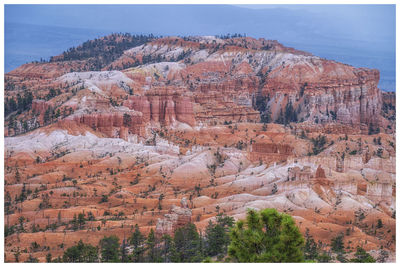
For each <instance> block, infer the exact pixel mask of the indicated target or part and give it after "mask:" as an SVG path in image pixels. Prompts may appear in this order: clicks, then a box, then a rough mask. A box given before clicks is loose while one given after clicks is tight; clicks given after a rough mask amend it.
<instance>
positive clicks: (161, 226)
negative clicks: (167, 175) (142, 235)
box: [156, 198, 192, 237]
mask: <svg viewBox="0 0 400 267" xmlns="http://www.w3.org/2000/svg"><path fill="white" fill-rule="evenodd" d="M191 216H192V210H191V209H189V207H188V203H187V200H186V198H182V200H181V207H177V206H175V205H173V206H172V207H171V209H170V211H169V213H168V214H165V215H164V218H163V219H158V221H157V225H156V235H157V236H158V237H162V236H163V235H170V236H173V234H174V233H175V230H176V229H178V228H180V227H183V226H185V225H186V224H188V223H190V222H191Z"/></svg>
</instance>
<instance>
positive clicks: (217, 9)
mask: <svg viewBox="0 0 400 267" xmlns="http://www.w3.org/2000/svg"><path fill="white" fill-rule="evenodd" d="M27 7H29V9H28V8H26V9H24V7H23V6H22V7H15V6H6V12H5V22H6V27H5V41H6V42H5V49H6V50H5V51H6V55H5V60H6V64H5V70H6V72H8V71H10V70H12V69H14V68H16V67H18V66H19V65H21V64H23V63H26V62H28V61H32V60H40V58H41V57H42V58H47V59H48V58H49V57H50V56H52V55H55V54H59V53H61V52H62V51H65V50H67V49H68V48H69V47H71V46H77V45H79V44H80V43H82V42H84V41H86V40H89V39H93V38H96V37H100V36H104V35H107V34H110V33H112V32H130V33H139V34H150V33H152V34H155V35H164V36H171V35H180V36H186V35H220V34H226V33H236V32H238V33H246V34H247V35H248V36H253V37H256V38H259V37H266V38H268V39H274V40H278V41H279V42H281V43H283V44H284V45H287V46H291V47H296V48H298V49H301V50H305V51H309V52H311V53H313V54H315V55H317V56H320V57H324V58H327V59H333V60H337V61H340V62H344V63H348V64H351V65H353V66H357V67H368V68H377V69H379V71H380V72H381V81H380V84H379V87H380V88H381V89H383V90H387V91H394V90H395V40H394V35H395V29H394V23H391V19H393V18H392V15H391V16H387V15H386V13H384V12H383V11H385V10H387V9H390V6H378V5H376V6H372V5H371V6H367V5H364V6H354V5H349V6H345V7H343V6H342V7H340V8H338V7H337V6H332V8H330V9H331V10H330V11H329V7H326V8H325V12H324V11H323V10H324V8H323V7H319V6H317V7H316V8H314V11H313V12H311V11H309V10H313V9H312V8H311V9H310V8H309V7H302V6H300V7H299V9H291V8H287V7H282V8H270V9H248V8H242V7H237V6H226V5H165V6H162V5H130V6H126V5H122V6H112V5H111V6H107V7H105V6H101V5H80V6H74V5H56V6H52V5H50V6H49V5H47V6H46V5H44V6H43V5H41V6H27ZM308 9H309V10H308ZM327 10H328V11H327ZM335 10H336V11H335ZM390 14H391V13H390ZM149 16H150V17H151V21H149V20H148V18H149ZM100 18H101V19H100ZM205 18H207V19H206V20H205ZM143 21H149V23H142V22H143ZM16 23H18V24H16ZM32 24H37V25H32ZM392 24H393V25H392ZM38 25H42V26H38ZM60 27H61V28H60Z"/></svg>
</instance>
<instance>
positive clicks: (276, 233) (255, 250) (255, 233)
mask: <svg viewBox="0 0 400 267" xmlns="http://www.w3.org/2000/svg"><path fill="white" fill-rule="evenodd" d="M303 246H304V239H303V236H302V235H301V233H300V231H299V229H298V228H297V226H296V224H295V222H294V220H293V219H292V217H291V216H289V215H287V214H283V213H279V212H277V211H276V210H275V209H265V210H262V211H259V212H257V211H255V210H249V211H248V212H247V217H246V220H244V221H238V222H237V223H236V225H235V227H234V228H233V229H232V231H231V243H230V245H229V247H228V253H229V255H230V256H231V257H232V259H234V260H236V261H238V262H303V261H304V256H303Z"/></svg>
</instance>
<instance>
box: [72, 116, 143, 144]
mask: <svg viewBox="0 0 400 267" xmlns="http://www.w3.org/2000/svg"><path fill="white" fill-rule="evenodd" d="M73 120H74V121H75V122H78V123H82V124H85V125H87V126H89V127H91V128H92V129H93V130H97V131H99V132H101V133H104V134H105V135H106V136H108V137H114V138H117V137H120V138H122V139H127V137H128V135H130V134H136V135H140V136H143V135H144V133H145V125H144V123H143V118H142V115H141V114H138V112H124V113H122V112H115V113H98V114H83V115H81V116H74V117H73Z"/></svg>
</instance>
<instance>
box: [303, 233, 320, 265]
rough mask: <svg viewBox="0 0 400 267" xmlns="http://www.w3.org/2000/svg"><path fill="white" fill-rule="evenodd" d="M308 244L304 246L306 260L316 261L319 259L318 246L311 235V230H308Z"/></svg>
mask: <svg viewBox="0 0 400 267" xmlns="http://www.w3.org/2000/svg"><path fill="white" fill-rule="evenodd" d="M305 238H306V243H305V245H304V259H306V260H315V259H317V258H318V245H317V243H316V242H315V241H314V238H313V237H312V236H311V235H310V229H308V228H307V229H306V233H305Z"/></svg>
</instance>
